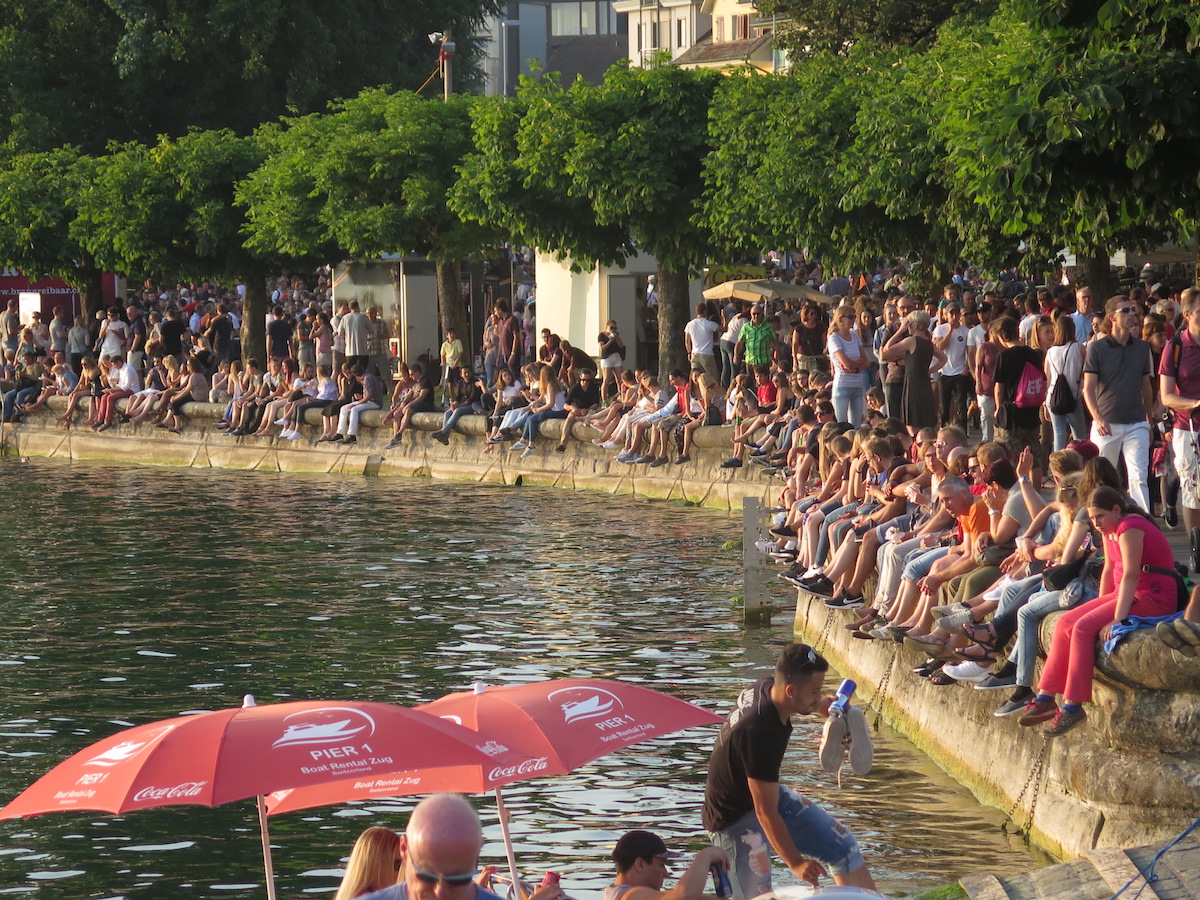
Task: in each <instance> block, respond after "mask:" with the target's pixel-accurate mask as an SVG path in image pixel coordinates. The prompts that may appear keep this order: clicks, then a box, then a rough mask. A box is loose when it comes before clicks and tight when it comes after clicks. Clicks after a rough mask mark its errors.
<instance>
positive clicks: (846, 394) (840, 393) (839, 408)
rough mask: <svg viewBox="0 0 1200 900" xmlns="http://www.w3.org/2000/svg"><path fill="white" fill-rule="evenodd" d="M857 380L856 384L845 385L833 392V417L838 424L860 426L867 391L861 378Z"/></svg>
mask: <svg viewBox="0 0 1200 900" xmlns="http://www.w3.org/2000/svg"><path fill="white" fill-rule="evenodd" d="M851 377H853V376H851ZM857 380H858V384H855V385H849V384H847V385H845V386H844V387H839V388H838V389H837V390H836V391H834V392H833V398H832V400H833V415H834V418H836V419H837V420H838V421H839V422H849V423H850V424H851V425H861V424H862V421H863V413H864V411H865V408H866V405H867V389H866V388H865V387H864V386H863V382H862V379H861V378H859V379H857Z"/></svg>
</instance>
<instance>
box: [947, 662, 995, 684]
mask: <svg viewBox="0 0 1200 900" xmlns="http://www.w3.org/2000/svg"><path fill="white" fill-rule="evenodd" d="M942 671H943V672H945V673H946V674H947V675H949V676H950V677H951V678H953V679H954V680H955V681H983V679H985V678H987V677H988V676H989V675H991V674H992V667H991V666H984V665H980V664H979V663H977V662H975V661H974V660H970V659H967V660H964V661H963V662H960V663H955V664H954V665H952V666H944V667H943V668H942Z"/></svg>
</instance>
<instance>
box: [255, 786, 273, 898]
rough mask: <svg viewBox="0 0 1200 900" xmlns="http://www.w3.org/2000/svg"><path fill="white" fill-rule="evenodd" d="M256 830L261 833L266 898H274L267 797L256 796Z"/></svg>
mask: <svg viewBox="0 0 1200 900" xmlns="http://www.w3.org/2000/svg"><path fill="white" fill-rule="evenodd" d="M258 830H259V832H260V833H261V834H262V848H263V869H264V870H265V871H266V874H267V900H275V866H274V865H273V864H272V862H271V832H270V831H269V830H268V828H267V798H266V797H263V796H262V795H261V794H260V795H259V796H258Z"/></svg>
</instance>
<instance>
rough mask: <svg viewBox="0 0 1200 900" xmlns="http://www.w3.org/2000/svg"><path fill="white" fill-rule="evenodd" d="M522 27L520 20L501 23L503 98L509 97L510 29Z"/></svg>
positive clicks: (506, 20)
mask: <svg viewBox="0 0 1200 900" xmlns="http://www.w3.org/2000/svg"><path fill="white" fill-rule="evenodd" d="M520 25H521V21H520V20H519V19H503V20H501V22H500V95H501V96H503V97H507V96H508V74H509V65H508V58H509V52H508V42H509V40H511V35H512V32H511V31H510V29H513V28H519V27H520ZM518 49H519V48H518Z"/></svg>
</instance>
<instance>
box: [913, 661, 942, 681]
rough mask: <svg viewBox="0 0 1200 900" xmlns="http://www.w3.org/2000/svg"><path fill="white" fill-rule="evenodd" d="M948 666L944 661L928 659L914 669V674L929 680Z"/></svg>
mask: <svg viewBox="0 0 1200 900" xmlns="http://www.w3.org/2000/svg"><path fill="white" fill-rule="evenodd" d="M945 664H946V661H945V660H944V659H927V660H925V662H923V663H921V664H920V665H919V666H914V667H913V674H914V675H916V676H917V677H918V678H928V677H929V676H930V675H932V674H933V673H934V672H936V671H938V670H939V669H940V668H941V667H942V666H944V665H945Z"/></svg>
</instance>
